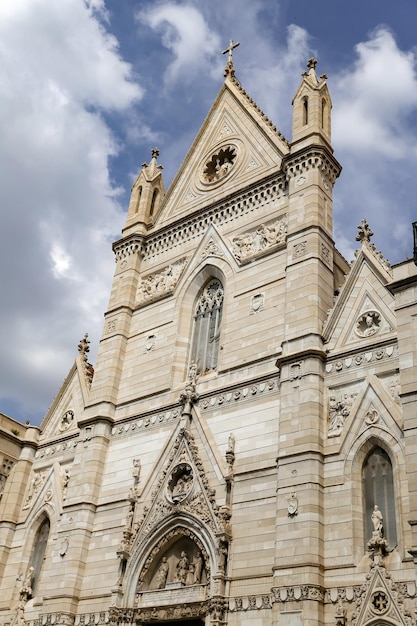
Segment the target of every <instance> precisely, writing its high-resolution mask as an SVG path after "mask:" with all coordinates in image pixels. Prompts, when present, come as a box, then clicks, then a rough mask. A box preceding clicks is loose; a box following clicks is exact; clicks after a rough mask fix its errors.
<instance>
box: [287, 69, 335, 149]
mask: <svg viewBox="0 0 417 626" xmlns="http://www.w3.org/2000/svg"><path fill="white" fill-rule="evenodd" d="M316 65H317V61H316V59H314V58H311V59H309V61H308V63H307V67H308V72H303V74H302V77H303V80H302V82H301V84H300V86H299V88H298V90H297V93H296V94H295V96H294V99H293V101H292V104H293V118H292V144H293V145H295V144H297V146H296V148H297V150H299V149H300V148H303V147H304V146H305V145H312V144H317V143H318V144H324V145H326V146H327V147H328V148H330V149H331V150H332V148H331V109H332V101H331V98H330V93H329V89H328V87H327V83H326V79H327V76H326V75H325V74H322V75H321V76H320V78H317V74H316Z"/></svg>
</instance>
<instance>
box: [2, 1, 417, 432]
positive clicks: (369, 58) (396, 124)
mask: <svg viewBox="0 0 417 626" xmlns="http://www.w3.org/2000/svg"><path fill="white" fill-rule="evenodd" d="M416 24H417V2H416V0H397V1H396V2H393V1H392V0H349V2H341V1H340V0H316V1H315V2H311V0H297V1H296V2H294V0H210V2H201V1H198V0H177V1H169V0H162V1H155V0H151V1H148V0H55V1H53V2H51V0H2V2H0V220H1V223H0V239H1V242H0V255H1V263H0V276H1V278H0V280H1V324H0V333H1V360H0V412H3V413H6V414H7V415H10V416H11V417H14V418H15V419H18V420H21V421H25V420H27V419H29V420H30V421H31V422H32V423H34V424H39V423H40V421H41V419H42V417H43V415H44V414H45V412H46V411H47V409H48V407H49V405H50V404H51V402H52V399H53V397H54V396H55V394H56V393H57V391H58V389H59V386H60V385H61V383H62V381H63V380H64V378H65V376H66V374H67V373H68V370H69V369H70V367H71V366H72V363H73V361H74V358H75V356H76V355H77V344H78V342H79V340H80V339H81V337H82V336H83V335H84V333H85V332H88V333H89V337H90V340H91V353H90V356H91V358H90V360H91V361H92V362H94V360H95V355H96V352H97V344H98V341H99V337H100V334H101V329H102V320H103V312H104V310H105V308H106V305H107V300H108V295H109V290H110V287H111V281H112V277H113V270H114V258H113V253H112V251H111V243H112V241H114V240H115V239H117V238H118V237H119V236H120V231H121V228H122V226H123V224H124V220H125V211H126V208H127V205H128V200H129V194H130V186H131V184H132V181H133V179H134V177H135V176H136V174H137V173H138V171H139V169H140V165H141V163H143V162H144V161H149V159H150V154H151V148H153V147H154V146H158V148H159V149H160V157H159V161H160V162H161V163H162V164H163V166H164V180H165V185H166V186H168V184H169V183H170V181H171V180H172V178H173V176H174V174H175V172H176V170H177V169H178V167H179V166H180V164H181V161H182V159H183V158H184V156H185V153H186V151H187V149H188V147H189V146H190V144H191V142H192V140H193V138H194V137H195V135H196V133H197V131H198V129H199V127H200V125H201V123H202V121H203V120H204V117H205V115H206V113H207V111H208V109H209V108H210V106H211V103H212V102H213V100H214V98H215V97H216V94H217V92H218V90H219V89H220V87H221V84H222V81H223V68H224V63H225V57H224V56H223V55H222V54H221V51H222V50H223V49H225V48H226V47H227V45H228V42H229V39H230V38H233V39H234V40H235V41H239V42H240V47H239V48H238V49H237V50H236V51H235V53H234V63H235V68H236V76H237V78H238V79H239V80H240V82H241V83H242V84H243V86H244V88H245V89H246V90H247V91H248V92H249V93H250V95H251V96H252V97H253V98H254V100H255V101H256V102H257V104H258V105H259V106H260V107H261V108H262V109H263V110H264V111H265V112H266V113H267V115H268V116H269V117H270V118H271V119H273V121H274V122H275V123H276V125H277V127H278V128H279V129H280V130H281V131H282V132H283V133H284V135H285V136H286V137H287V138H288V139H291V133H290V126H291V99H292V96H293V94H294V92H295V90H296V88H297V86H298V84H299V82H300V80H301V78H300V74H301V72H302V71H303V70H304V69H305V62H306V60H307V59H308V58H309V57H310V56H312V55H314V56H316V57H317V58H318V59H319V65H318V67H317V71H318V74H321V73H325V74H327V75H328V77H329V80H328V84H329V87H330V90H331V94H332V98H333V145H334V148H335V155H336V157H337V158H338V160H339V161H340V162H341V163H342V165H343V172H342V176H341V178H340V179H339V180H338V181H337V183H336V188H335V203H334V212H335V228H334V238H335V241H336V245H337V247H338V248H339V249H340V250H341V251H342V252H343V253H344V254H345V256H346V257H347V258H348V260H351V259H352V256H353V251H354V249H355V247H356V242H355V236H356V233H357V228H356V227H357V225H358V224H359V223H360V221H361V219H362V217H366V218H367V220H368V222H369V224H370V226H371V228H372V229H373V231H374V233H375V234H374V238H373V241H374V243H375V244H376V246H377V248H378V249H379V250H381V251H382V252H383V254H384V256H385V257H387V258H388V259H389V260H390V261H391V263H398V262H400V261H402V260H404V259H405V258H410V257H411V255H412V233H411V222H412V221H414V220H417V175H416V172H417V76H416V58H417V29H416Z"/></svg>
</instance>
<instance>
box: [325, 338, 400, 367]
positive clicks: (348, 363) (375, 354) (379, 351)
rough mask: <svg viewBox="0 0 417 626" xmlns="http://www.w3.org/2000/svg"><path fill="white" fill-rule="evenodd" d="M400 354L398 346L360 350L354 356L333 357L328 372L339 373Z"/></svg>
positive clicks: (329, 362)
mask: <svg viewBox="0 0 417 626" xmlns="http://www.w3.org/2000/svg"><path fill="white" fill-rule="evenodd" d="M397 356H398V346H397V345H396V344H395V345H387V346H381V347H377V348H374V349H373V350H367V351H366V352H358V353H356V354H354V355H352V356H344V357H343V358H340V359H332V360H331V361H328V362H327V363H326V373H327V374H338V373H340V372H342V371H345V370H353V369H356V368H357V367H363V366H364V365H366V364H367V363H371V362H374V361H381V360H383V359H389V358H395V357H397Z"/></svg>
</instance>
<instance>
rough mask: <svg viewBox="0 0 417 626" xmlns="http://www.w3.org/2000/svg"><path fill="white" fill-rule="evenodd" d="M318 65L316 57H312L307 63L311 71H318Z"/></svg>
mask: <svg viewBox="0 0 417 626" xmlns="http://www.w3.org/2000/svg"><path fill="white" fill-rule="evenodd" d="M316 65H317V59H315V58H314V57H310V58H309V60H308V61H307V67H308V69H309V70H311V69H313V70H315V69H316Z"/></svg>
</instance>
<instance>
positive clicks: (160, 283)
mask: <svg viewBox="0 0 417 626" xmlns="http://www.w3.org/2000/svg"><path fill="white" fill-rule="evenodd" d="M186 262H187V261H186V259H185V258H184V259H180V260H179V261H175V263H172V264H171V265H167V266H166V267H164V269H163V270H161V271H160V272H157V273H155V274H150V275H148V276H146V277H143V278H141V279H140V280H139V284H138V290H137V293H136V303H137V304H138V305H143V304H147V303H148V302H153V301H154V300H158V299H159V298H162V297H164V296H166V295H169V294H171V293H172V292H173V291H174V288H175V286H176V284H177V282H178V279H179V277H180V276H181V274H182V272H183V270H184V268H185V265H186Z"/></svg>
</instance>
